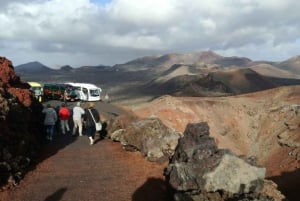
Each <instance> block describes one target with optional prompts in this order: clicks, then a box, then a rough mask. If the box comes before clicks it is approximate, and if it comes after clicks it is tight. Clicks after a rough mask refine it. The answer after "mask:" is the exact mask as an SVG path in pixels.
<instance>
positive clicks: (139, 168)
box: [0, 103, 170, 201]
mask: <svg viewBox="0 0 300 201" xmlns="http://www.w3.org/2000/svg"><path fill="white" fill-rule="evenodd" d="M101 104H103V103H101ZM103 106H105V108H109V107H113V106H112V105H102V106H101V105H99V104H97V107H100V108H101V110H102V111H103V112H104V111H105V109H104V108H103ZM108 111H110V112H111V113H113V114H112V116H113V115H117V113H118V114H119V113H120V111H119V109H118V108H115V107H113V108H109V110H108ZM97 139H98V136H97V137H96V143H95V144H94V145H92V146H90V145H89V140H88V138H87V136H82V137H73V136H71V135H70V134H68V135H57V136H55V138H54V140H53V141H52V142H48V143H46V144H45V146H44V150H43V152H42V153H41V158H40V162H39V164H38V165H37V166H36V167H35V169H33V170H31V171H30V172H29V173H27V174H26V176H25V178H24V179H23V180H22V181H21V183H20V184H19V185H18V186H17V187H15V188H13V189H10V190H8V191H5V192H0V200H1V201H12V200H13V201H97V200H101V201H113V200H118V201H129V200H132V201H153V200H156V201H159V200H164V201H167V200H170V198H169V195H168V192H167V185H166V183H165V181H164V176H163V170H164V168H165V167H166V166H167V164H156V163H151V162H148V161H146V160H145V159H144V158H143V157H142V156H141V155H140V153H139V152H127V151H125V150H123V148H122V146H121V145H120V143H118V142H113V141H111V140H108V139H104V140H100V139H98V140H97Z"/></svg>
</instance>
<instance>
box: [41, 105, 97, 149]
mask: <svg viewBox="0 0 300 201" xmlns="http://www.w3.org/2000/svg"><path fill="white" fill-rule="evenodd" d="M42 113H44V115H45V118H44V125H45V129H46V139H47V140H50V141H52V139H53V134H54V131H55V126H56V125H59V126H60V131H61V133H62V134H63V135H65V134H66V133H71V129H70V126H69V123H70V122H69V121H70V119H71V117H72V120H73V129H72V135H73V136H75V135H76V133H77V131H78V135H79V136H82V135H83V127H84V128H85V134H86V135H87V136H88V138H89V141H90V145H93V144H94V141H95V133H96V122H100V115H99V112H98V110H97V109H96V108H95V104H94V103H93V102H89V103H88V107H87V108H85V109H84V108H82V107H81V103H80V102H77V103H76V105H75V106H74V107H73V109H72V111H70V109H69V108H68V107H67V106H66V103H62V105H61V106H60V107H59V108H57V110H55V109H54V108H53V107H52V106H51V105H50V104H47V106H46V107H45V108H44V109H43V110H42ZM58 120H59V121H58Z"/></svg>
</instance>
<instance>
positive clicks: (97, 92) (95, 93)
mask: <svg viewBox="0 0 300 201" xmlns="http://www.w3.org/2000/svg"><path fill="white" fill-rule="evenodd" d="M90 94H91V96H94V97H97V96H100V93H99V90H98V89H90Z"/></svg>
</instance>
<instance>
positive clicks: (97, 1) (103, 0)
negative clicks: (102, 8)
mask: <svg viewBox="0 0 300 201" xmlns="http://www.w3.org/2000/svg"><path fill="white" fill-rule="evenodd" d="M91 2H92V3H95V4H102V5H105V4H107V3H109V2H111V0H91Z"/></svg>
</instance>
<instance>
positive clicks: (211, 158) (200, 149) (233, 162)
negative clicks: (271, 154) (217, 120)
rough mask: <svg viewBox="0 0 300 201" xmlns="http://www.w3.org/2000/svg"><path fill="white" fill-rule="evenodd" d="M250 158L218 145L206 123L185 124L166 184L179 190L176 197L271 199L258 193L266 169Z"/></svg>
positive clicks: (167, 173) (168, 171)
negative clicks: (239, 155)
mask: <svg viewBox="0 0 300 201" xmlns="http://www.w3.org/2000/svg"><path fill="white" fill-rule="evenodd" d="M251 159H252V160H250V159H249V160H247V159H245V158H242V157H238V156H236V155H235V154H233V153H232V152H230V150H224V149H218V148H217V146H216V143H215V141H214V139H213V138H211V137H209V126H208V124H207V123H204V122H202V123H195V124H188V125H187V127H186V129H185V131H184V137H182V138H180V140H179V143H178V146H177V148H176V150H175V153H174V155H173V157H172V159H171V161H170V164H169V166H168V168H167V171H166V176H167V180H168V182H169V184H170V185H171V186H172V187H173V188H174V189H175V190H176V191H178V193H177V194H175V197H176V200H227V199H229V198H234V197H235V198H237V197H239V198H241V197H255V199H257V198H258V197H260V198H261V199H257V200H272V199H271V198H270V197H268V196H267V195H263V194H262V193H261V191H262V189H263V184H264V178H265V173H266V169H265V168H263V167H259V166H257V165H255V161H254V160H253V158H251ZM249 161H251V163H250V162H249ZM246 195H247V196H246ZM238 200H239V199H238Z"/></svg>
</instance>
